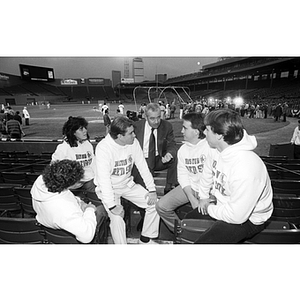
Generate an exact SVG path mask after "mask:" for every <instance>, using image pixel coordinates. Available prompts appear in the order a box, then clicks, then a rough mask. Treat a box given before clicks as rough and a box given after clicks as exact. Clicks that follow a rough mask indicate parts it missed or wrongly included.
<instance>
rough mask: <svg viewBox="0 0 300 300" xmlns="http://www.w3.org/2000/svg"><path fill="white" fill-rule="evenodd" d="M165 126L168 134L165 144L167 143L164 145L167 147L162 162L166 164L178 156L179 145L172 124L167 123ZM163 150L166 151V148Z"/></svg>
mask: <svg viewBox="0 0 300 300" xmlns="http://www.w3.org/2000/svg"><path fill="white" fill-rule="evenodd" d="M165 126H166V127H165V130H166V136H165V138H164V141H163V145H164V144H165V145H166V146H164V147H166V149H165V155H164V156H163V157H162V163H164V164H165V163H167V162H169V161H170V160H171V159H172V158H174V157H176V155H177V146H176V142H175V137H174V133H173V127H172V124H170V123H166V125H165ZM162 150H163V152H164V149H162Z"/></svg>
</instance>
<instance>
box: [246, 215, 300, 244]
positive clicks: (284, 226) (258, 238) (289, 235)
mask: <svg viewBox="0 0 300 300" xmlns="http://www.w3.org/2000/svg"><path fill="white" fill-rule="evenodd" d="M246 243H253V244H299V243H300V229H297V228H293V227H291V226H290V224H289V223H288V222H281V221H273V220H270V221H268V222H267V223H266V228H265V229H264V230H263V231H262V232H260V233H258V234H257V235H255V236H254V237H252V238H251V239H249V240H247V241H246Z"/></svg>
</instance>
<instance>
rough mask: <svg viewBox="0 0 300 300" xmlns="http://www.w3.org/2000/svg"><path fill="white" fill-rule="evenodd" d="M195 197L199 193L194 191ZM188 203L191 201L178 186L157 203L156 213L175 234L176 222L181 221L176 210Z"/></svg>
mask: <svg viewBox="0 0 300 300" xmlns="http://www.w3.org/2000/svg"><path fill="white" fill-rule="evenodd" d="M193 193H194V195H195V196H197V193H196V192H195V191H193ZM186 203H189V199H188V198H187V196H186V195H185V193H184V191H183V189H182V188H181V186H180V185H178V186H177V187H176V188H175V189H173V190H171V191H170V192H169V193H167V194H166V195H164V196H163V197H162V198H160V200H158V201H157V202H156V206H155V207H156V211H157V213H158V214H159V216H160V217H161V219H162V220H163V221H164V222H165V224H166V225H167V227H168V228H169V229H170V230H171V231H172V232H174V222H175V220H177V221H179V220H180V219H179V217H178V215H177V214H176V212H175V210H176V209H177V208H178V207H179V206H181V205H184V204H186Z"/></svg>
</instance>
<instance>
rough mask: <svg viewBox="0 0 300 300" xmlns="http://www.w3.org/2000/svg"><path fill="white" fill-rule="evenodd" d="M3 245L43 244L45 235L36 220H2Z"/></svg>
mask: <svg viewBox="0 0 300 300" xmlns="http://www.w3.org/2000/svg"><path fill="white" fill-rule="evenodd" d="M0 243H1V244H43V243H44V234H43V231H42V230H41V228H40V227H39V225H38V223H37V221H36V220H35V219H34V218H24V219H23V218H3V217H1V218H0Z"/></svg>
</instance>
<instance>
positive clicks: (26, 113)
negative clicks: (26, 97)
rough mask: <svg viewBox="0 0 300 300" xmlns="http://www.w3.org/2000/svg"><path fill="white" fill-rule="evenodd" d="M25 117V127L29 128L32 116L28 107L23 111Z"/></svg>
mask: <svg viewBox="0 0 300 300" xmlns="http://www.w3.org/2000/svg"><path fill="white" fill-rule="evenodd" d="M23 117H24V118H25V125H27V126H29V119H30V114H29V112H28V110H27V107H26V106H25V107H24V109H23Z"/></svg>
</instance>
